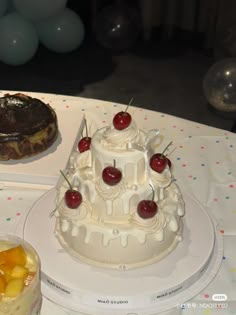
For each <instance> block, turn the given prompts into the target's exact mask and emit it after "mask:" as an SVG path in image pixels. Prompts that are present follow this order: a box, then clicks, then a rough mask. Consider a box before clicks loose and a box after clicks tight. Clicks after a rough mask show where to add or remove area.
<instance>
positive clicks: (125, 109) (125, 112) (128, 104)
mask: <svg viewBox="0 0 236 315" xmlns="http://www.w3.org/2000/svg"><path fill="white" fill-rule="evenodd" d="M133 99H134V98H133V97H132V98H131V100H130V101H129V104H128V105H127V106H126V109H125V113H126V112H127V110H128V108H129V106H130V105H131V103H132V102H133Z"/></svg>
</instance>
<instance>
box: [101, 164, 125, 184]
mask: <svg viewBox="0 0 236 315" xmlns="http://www.w3.org/2000/svg"><path fill="white" fill-rule="evenodd" d="M102 179H103V181H104V182H105V183H106V184H107V185H109V186H114V185H117V184H118V183H119V182H120V181H121V179H122V173H121V171H120V170H119V169H118V168H116V167H115V162H114V166H107V167H105V168H104V169H103V171H102Z"/></svg>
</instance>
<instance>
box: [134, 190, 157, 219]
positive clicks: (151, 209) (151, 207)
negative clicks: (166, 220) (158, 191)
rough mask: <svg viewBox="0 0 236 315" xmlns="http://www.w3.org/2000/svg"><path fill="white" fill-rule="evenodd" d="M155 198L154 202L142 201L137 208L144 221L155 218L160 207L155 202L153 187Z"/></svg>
mask: <svg viewBox="0 0 236 315" xmlns="http://www.w3.org/2000/svg"><path fill="white" fill-rule="evenodd" d="M152 191H153V196H152V200H148V199H147V200H141V201H140V202H139V204H138V207H137V212H138V215H139V216H140V217H141V218H142V219H151V218H153V217H154V216H155V215H156V214H157V211H158V206H157V204H156V202H155V201H154V189H153V187H152Z"/></svg>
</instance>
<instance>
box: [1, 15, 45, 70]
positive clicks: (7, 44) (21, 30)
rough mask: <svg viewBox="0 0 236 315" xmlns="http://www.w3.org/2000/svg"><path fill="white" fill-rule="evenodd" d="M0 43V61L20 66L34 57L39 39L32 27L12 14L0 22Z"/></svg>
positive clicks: (21, 18)
mask: <svg viewBox="0 0 236 315" xmlns="http://www.w3.org/2000/svg"><path fill="white" fill-rule="evenodd" d="M0 43H1V45H0V59H1V61H3V62H5V63H7V64H9V65H21V64H24V63H26V62H27V61H29V60H30V59H31V58H32V57H33V56H34V55H35V53H36V51H37V49H38V44H39V39H38V34H37V32H36V30H35V28H34V26H33V25H32V24H31V23H30V22H29V21H27V20H25V19H24V18H23V17H22V16H20V15H19V14H18V13H17V12H13V13H9V14H8V15H5V16H4V17H3V18H1V20H0Z"/></svg>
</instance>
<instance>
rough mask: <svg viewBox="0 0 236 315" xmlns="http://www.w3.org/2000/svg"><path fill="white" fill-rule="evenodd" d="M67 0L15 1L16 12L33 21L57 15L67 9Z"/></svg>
mask: <svg viewBox="0 0 236 315" xmlns="http://www.w3.org/2000/svg"><path fill="white" fill-rule="evenodd" d="M66 4H67V0H14V5H15V8H16V10H17V11H18V12H19V13H20V14H22V15H23V16H25V17H27V18H29V19H31V20H39V19H43V18H47V17H50V16H52V15H55V14H57V13H58V12H60V11H61V10H63V9H64V8H65V7H66Z"/></svg>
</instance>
